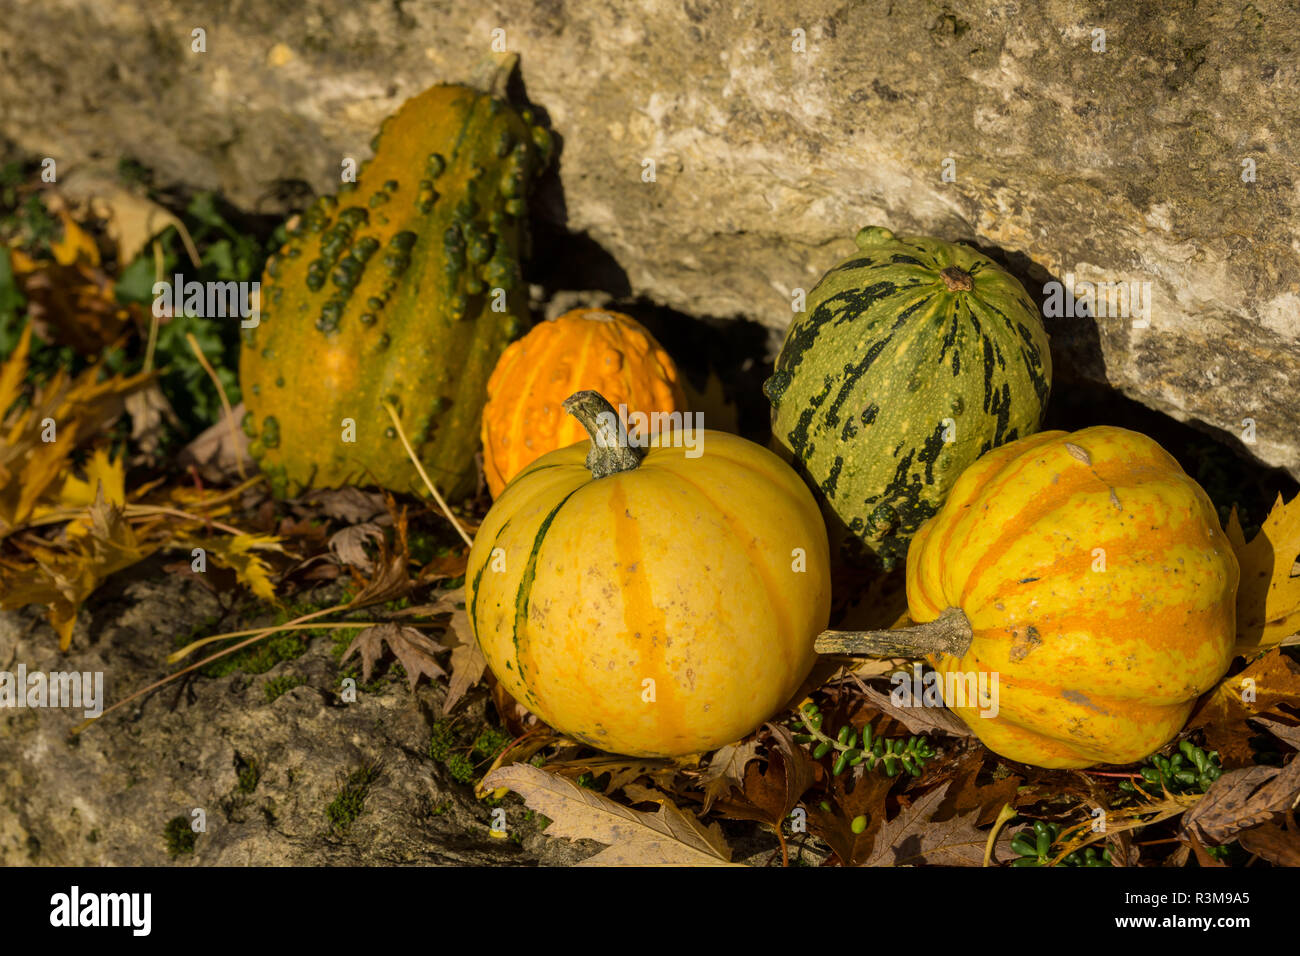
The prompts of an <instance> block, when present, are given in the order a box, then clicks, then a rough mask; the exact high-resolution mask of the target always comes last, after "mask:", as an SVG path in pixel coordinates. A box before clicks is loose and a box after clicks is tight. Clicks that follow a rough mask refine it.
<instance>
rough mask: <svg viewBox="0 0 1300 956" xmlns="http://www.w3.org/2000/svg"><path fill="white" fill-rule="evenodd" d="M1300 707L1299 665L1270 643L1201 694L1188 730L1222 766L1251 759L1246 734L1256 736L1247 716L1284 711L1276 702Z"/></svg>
mask: <svg viewBox="0 0 1300 956" xmlns="http://www.w3.org/2000/svg"><path fill="white" fill-rule="evenodd" d="M1284 705H1285V706H1288V707H1293V708H1300V664H1296V662H1295V661H1293V660H1291V658H1290V657H1288V656H1287V655H1286V654H1283V653H1282V651H1281V649H1280V648H1276V647H1275V648H1273V649H1272V650H1271V651H1269V652H1268V653H1267V654H1265V655H1264V656H1263V657H1261V658H1259V659H1258V660H1256V661H1253V662H1251V664H1250V666H1248V667H1247V668H1246V669H1245V670H1243V671H1242V672H1241V673H1239V674H1233V675H1232V676H1230V677H1225V678H1224V679H1223V680H1221V681H1219V683H1218V684H1217V685H1215V687H1214V689H1213V690H1212V691H1210V693H1209V694H1207V695H1206V696H1205V697H1204V698H1202V699H1201V701H1200V702H1199V704H1198V705H1197V708H1196V710H1195V712H1194V713H1193V714H1192V719H1191V720H1190V721H1189V722H1188V724H1187V729H1188V730H1203V731H1204V732H1205V739H1206V742H1207V744H1208V745H1209V747H1210V748H1212V749H1214V750H1217V751H1219V756H1220V758H1221V760H1222V762H1223V765H1224V766H1225V767H1243V766H1248V765H1250V764H1251V763H1253V762H1254V751H1253V749H1252V748H1251V746H1250V739H1251V738H1252V737H1255V736H1257V732H1256V731H1255V730H1253V729H1252V728H1251V726H1250V725H1249V724H1248V723H1247V720H1248V719H1249V718H1252V717H1262V716H1266V715H1272V716H1275V717H1276V716H1285V711H1283V710H1281V707H1282V706H1284Z"/></svg>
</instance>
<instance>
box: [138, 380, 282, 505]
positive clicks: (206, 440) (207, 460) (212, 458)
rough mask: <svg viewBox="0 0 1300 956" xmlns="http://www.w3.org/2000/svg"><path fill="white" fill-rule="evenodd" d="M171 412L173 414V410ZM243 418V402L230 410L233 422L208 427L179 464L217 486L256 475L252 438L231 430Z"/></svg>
mask: <svg viewBox="0 0 1300 956" xmlns="http://www.w3.org/2000/svg"><path fill="white" fill-rule="evenodd" d="M163 401H166V399H163ZM167 412H168V413H169V414H170V413H171V409H170V407H168V409H167ZM173 417H174V416H173ZM243 418H244V403H243V402H240V403H239V404H238V405H236V406H235V407H234V408H232V409H231V410H230V416H229V418H226V417H223V418H222V419H221V420H220V421H218V422H217V423H216V424H215V425H210V426H208V427H207V428H205V429H204V430H203V431H202V432H200V433H199V434H198V436H197V437H195V438H194V440H193V441H191V442H190V443H189V444H188V445H186V446H185V447H184V448H182V449H181V451H180V454H179V455H177V456H176V461H177V464H179V465H180V466H181V467H182V468H193V469H195V470H196V471H197V472H198V473H199V474H200V475H201V476H202V477H203V480H204V481H210V482H212V483H214V484H216V483H219V482H224V481H230V480H232V479H235V478H242V477H244V476H245V475H247V474H252V473H253V472H254V471H256V465H255V463H254V461H253V455H252V453H251V452H250V451H249V450H248V436H247V435H246V434H244V430H243V429H242V428H231V427H230V422H231V420H234V421H235V422H240V421H243ZM133 424H134V422H133Z"/></svg>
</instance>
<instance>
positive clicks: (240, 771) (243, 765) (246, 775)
mask: <svg viewBox="0 0 1300 956" xmlns="http://www.w3.org/2000/svg"><path fill="white" fill-rule="evenodd" d="M235 773H236V776H237V779H238V781H239V784H238V790H239V792H240V793H252V792H253V791H254V790H256V789H257V783H258V781H259V780H261V779H262V767H261V765H260V764H259V763H258V762H257V761H256V760H245V759H243V758H242V757H239V756H236V761H235Z"/></svg>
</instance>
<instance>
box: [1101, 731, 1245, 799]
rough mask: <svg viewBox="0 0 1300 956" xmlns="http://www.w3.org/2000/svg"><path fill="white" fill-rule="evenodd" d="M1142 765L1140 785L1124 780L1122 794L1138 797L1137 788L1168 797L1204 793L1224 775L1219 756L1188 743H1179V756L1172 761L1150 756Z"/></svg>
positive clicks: (1217, 753) (1173, 757)
mask: <svg viewBox="0 0 1300 956" xmlns="http://www.w3.org/2000/svg"><path fill="white" fill-rule="evenodd" d="M1145 762H1146V764H1147V765H1146V766H1145V767H1143V768H1142V769H1141V770H1140V771H1139V773H1140V774H1141V775H1142V783H1141V784H1135V783H1134V782H1133V781H1131V780H1124V781H1122V782H1121V783H1120V785H1119V788H1120V789H1121V790H1123V791H1125V792H1126V793H1137V791H1138V789H1139V787H1140V788H1141V789H1143V790H1155V791H1160V790H1168V791H1169V792H1170V793H1205V791H1207V790H1209V789H1210V784H1212V783H1214V781H1216V780H1218V779H1219V777H1220V776H1222V775H1223V766H1222V764H1220V763H1219V752H1218V751H1217V750H1210V751H1206V750H1202V749H1201V748H1200V747H1197V746H1196V745H1195V744H1193V743H1192V742H1191V741H1190V740H1184V741H1182V742H1181V743H1179V745H1178V753H1176V754H1174V755H1173V756H1172V757H1162V756H1160V754H1152V755H1151V756H1150V757H1148V758H1147V759H1146V761H1145Z"/></svg>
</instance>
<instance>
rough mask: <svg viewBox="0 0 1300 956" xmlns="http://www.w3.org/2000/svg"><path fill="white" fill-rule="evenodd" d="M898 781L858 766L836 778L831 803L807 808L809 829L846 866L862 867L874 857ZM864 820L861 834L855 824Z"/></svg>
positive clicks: (862, 765) (832, 782) (832, 779)
mask: <svg viewBox="0 0 1300 956" xmlns="http://www.w3.org/2000/svg"><path fill="white" fill-rule="evenodd" d="M893 783H894V781H893V780H892V779H891V778H889V777H887V776H885V775H884V774H882V773H872V772H870V771H868V770H867V769H866V766H865V765H864V764H858V765H857V766H856V767H853V768H852V769H851V770H849V771H848V772H846V773H842V774H839V775H838V776H832V777H831V779H830V792H829V794H828V795H827V797H828V799H827V801H826V802H827V803H828V804H829V805H830V808H831V809H830V810H826V809H825V808H824V807H822V806H821V805H820V804H816V805H812V806H807V807H806V809H807V812H808V829H809V831H811V832H812V833H813V834H814V835H815V836H817V837H819V838H820V839H821V840H822V841H823V842H825V843H826V845H827V846H829V847H830V848H831V851H832V852H833V853H834V854H835V857H836V859H837V860H838V861H839V862H840V864H841V865H843V866H862V865H863V864H864V863H865V862H866V860H867V859H868V857H869V856H870V855H871V850H872V847H873V845H874V844H875V840H876V833H877V832H878V831H879V829H880V827H881V825H882V824H883V823H884V821H885V798H886V797H887V796H888V795H889V790H890V787H891V786H892V785H893ZM859 817H864V818H865V820H866V822H865V825H864V826H863V827H862V828H861V830H854V828H853V821H854V820H856V819H858V818H859Z"/></svg>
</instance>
